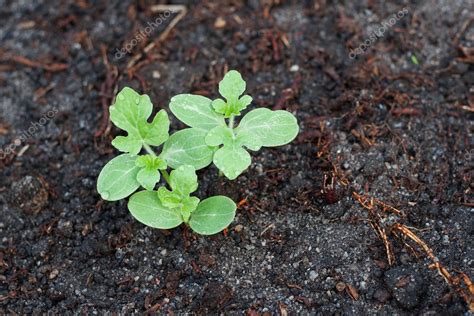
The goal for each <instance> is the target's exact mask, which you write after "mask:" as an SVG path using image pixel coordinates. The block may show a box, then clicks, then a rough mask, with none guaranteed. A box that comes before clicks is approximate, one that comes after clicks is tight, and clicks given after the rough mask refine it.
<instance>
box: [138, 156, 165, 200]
mask: <svg viewBox="0 0 474 316" xmlns="http://www.w3.org/2000/svg"><path fill="white" fill-rule="evenodd" d="M135 165H136V166H137V167H140V168H142V169H141V170H140V171H139V172H138V175H137V180H138V182H139V183H140V184H141V186H142V187H144V188H145V189H147V190H148V191H152V190H153V189H154V188H155V185H156V183H157V182H158V181H160V172H159V171H158V170H163V169H166V167H167V165H166V162H165V161H164V160H163V159H161V158H159V157H156V156H153V155H143V156H139V157H138V158H137V161H136V162H135Z"/></svg>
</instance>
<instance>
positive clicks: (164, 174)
mask: <svg viewBox="0 0 474 316" xmlns="http://www.w3.org/2000/svg"><path fill="white" fill-rule="evenodd" d="M143 148H145V150H146V152H147V153H148V154H150V155H152V156H153V157H156V154H155V152H154V151H153V149H151V147H150V146H149V145H148V144H143ZM160 172H161V175H162V176H163V179H165V181H166V183H167V184H168V185H169V186H170V187H171V184H170V174H169V173H168V171H166V170H160Z"/></svg>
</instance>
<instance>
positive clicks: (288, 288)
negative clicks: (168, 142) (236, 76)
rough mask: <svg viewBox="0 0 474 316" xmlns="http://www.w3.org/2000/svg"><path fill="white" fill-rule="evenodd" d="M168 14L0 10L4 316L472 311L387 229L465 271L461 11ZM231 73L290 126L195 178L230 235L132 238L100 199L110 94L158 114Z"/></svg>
mask: <svg viewBox="0 0 474 316" xmlns="http://www.w3.org/2000/svg"><path fill="white" fill-rule="evenodd" d="M176 3H178V2H176ZM181 3H184V4H185V5H186V7H187V12H186V14H185V15H184V17H183V18H182V19H181V20H179V21H178V23H177V24H176V25H174V26H173V25H171V27H169V25H170V23H172V21H174V19H178V18H179V14H178V13H177V12H173V13H172V14H169V13H166V12H161V13H160V12H157V11H156V10H154V9H153V8H154V5H153V3H152V1H146V0H143V1H133V2H132V3H129V1H87V0H76V1H60V2H58V3H57V4H56V3H55V4H54V5H53V4H52V3H51V2H50V1H45V0H42V1H10V0H0V20H1V23H0V24H1V25H0V43H1V48H0V96H1V102H0V144H1V145H2V149H3V151H2V152H1V154H2V156H1V157H0V158H2V160H1V161H0V170H1V175H2V176H1V178H0V196H1V199H0V209H1V217H0V240H1V244H0V314H10V313H11V314H14V313H20V314H29V313H36V314H39V313H45V312H48V311H51V312H54V313H60V314H63V313H66V312H75V313H76V312H78V313H84V314H89V313H100V314H102V313H105V312H109V313H111V312H114V313H134V312H140V313H141V312H148V313H151V314H153V313H157V314H171V315H173V314H186V313H194V314H199V315H203V314H219V313H222V314H245V313H246V314H249V315H260V314H281V315H287V314H288V313H290V314H361V315H367V314H376V313H377V314H390V315H392V314H398V315H404V314H425V315H426V314H443V315H446V314H452V315H460V314H463V313H466V314H467V313H469V312H468V311H469V307H468V305H467V304H466V300H468V299H469V296H467V295H465V296H464V298H463V297H462V293H464V294H466V293H468V292H467V288H466V287H465V285H463V284H464V283H460V285H456V284H451V285H450V284H448V282H446V280H445V279H444V278H443V277H442V276H441V275H440V274H439V273H438V272H437V271H436V269H430V268H429V266H430V264H432V263H433V261H432V259H430V258H429V256H428V255H426V251H424V250H423V249H422V247H420V243H418V244H417V243H414V242H413V240H410V237H409V236H408V235H407V234H404V233H402V230H397V229H396V227H404V228H407V229H409V230H410V231H411V232H413V233H414V234H416V236H418V237H419V238H420V239H421V240H422V241H423V242H424V243H425V244H426V245H427V246H428V247H429V248H430V249H431V251H432V253H433V256H436V258H437V259H439V262H440V263H441V264H442V265H443V266H444V267H445V268H446V269H447V270H448V271H449V272H450V273H451V274H452V276H453V278H454V279H455V278H456V277H458V276H461V274H460V273H461V271H462V272H464V273H466V275H467V276H470V277H472V276H474V251H473V246H474V244H473V243H474V238H473V234H474V221H473V211H474V208H473V194H472V190H473V188H474V185H473V181H472V175H473V172H474V147H473V145H474V144H473V143H474V140H473V137H472V133H473V129H474V124H473V108H474V88H473V86H474V71H473V70H474V69H473V60H474V59H473V47H474V23H472V22H473V15H472V12H473V11H474V10H473V9H474V8H473V3H472V1H469V0H454V1H453V0H437V1H409V2H408V1H390V2H386V1H337V3H333V2H332V1H325V0H317V1H310V0H308V1H278V0H275V1H257V0H249V1H245V2H241V1H219V2H217V1H216V2H214V1H202V2H194V1H193V2H191V1H189V2H186V1H181ZM403 8H406V10H407V11H408V12H403V11H402V10H403ZM155 9H156V7H155ZM399 12H402V14H400V15H401V17H399V20H398V21H396V23H395V24H394V25H392V26H386V31H385V32H384V33H383V36H381V37H379V38H376V40H374V41H372V40H370V38H371V33H372V32H374V31H376V30H377V29H378V28H380V25H381V24H382V23H383V22H384V21H387V20H389V19H390V18H392V16H393V15H394V14H395V15H396V14H397V13H399ZM160 16H161V20H159V21H160V23H157V21H158V20H157V18H160ZM149 22H154V23H155V24H154V26H153V30H152V32H150V33H149V34H147V35H146V36H143V37H142V38H141V39H140V40H138V38H139V37H138V36H139V35H137V34H139V33H137V32H139V31H141V34H143V31H144V30H145V28H146V27H147V26H149V24H147V23H149ZM385 25H387V24H385ZM148 30H150V29H148ZM167 30H170V31H169V33H168V31H167ZM163 34H164V36H162V35H163ZM368 39H369V40H368ZM372 39H373V36H372ZM366 40H368V41H367V43H368V44H367V46H366V47H365V48H366V50H365V51H359V54H357V56H355V58H353V57H354V55H351V54H350V53H351V49H355V48H357V47H359V46H360V45H361V44H362V43H364V42H365V41H366ZM150 43H154V44H153V47H151V48H150V47H148V48H146V47H147V45H149V44H150ZM132 44H134V45H132ZM132 46H133V47H132ZM122 47H128V48H131V50H130V53H123V56H120V54H118V53H117V52H118V51H117V49H118V50H120V49H121V48H122ZM352 52H354V51H352ZM118 57H119V58H118ZM229 69H237V70H239V71H240V72H241V73H242V74H243V76H244V78H245V79H246V80H247V87H248V93H249V94H250V95H252V96H253V98H254V103H253V105H252V106H253V107H257V106H259V107H268V108H272V109H286V110H288V111H291V112H293V113H294V114H295V115H296V116H297V118H298V121H299V124H300V127H301V132H300V134H299V136H298V138H297V139H296V140H295V141H294V142H293V143H291V144H289V145H286V146H283V147H278V148H265V149H263V150H261V151H260V152H258V153H255V154H253V164H252V166H251V168H250V169H249V170H248V172H246V173H244V174H243V175H242V176H240V177H239V178H238V180H236V181H234V182H227V181H224V180H222V179H219V178H218V176H217V170H216V169H215V168H214V167H209V168H206V169H204V170H202V171H200V172H199V177H200V189H199V192H198V196H200V197H202V198H203V197H206V196H209V195H213V194H216V193H221V194H227V195H229V196H231V197H232V198H233V199H234V200H235V201H236V202H241V203H239V204H240V207H239V209H238V214H237V217H236V218H235V221H234V222H233V223H232V224H231V226H230V227H229V229H228V231H227V233H226V234H224V233H222V234H218V235H215V236H212V237H203V236H198V235H195V234H193V233H192V232H191V231H190V230H188V229H186V227H179V228H177V229H174V230H170V231H160V230H153V229H148V228H146V227H145V226H143V225H142V224H140V223H139V222H137V221H135V220H134V219H133V218H132V217H131V216H130V214H129V212H128V210H127V207H126V201H120V202H115V203H108V202H104V201H101V199H100V197H99V195H98V194H97V192H96V189H95V183H96V179H97V176H98V174H99V172H100V170H101V168H102V167H103V166H104V165H105V164H106V162H107V161H109V160H110V159H112V158H113V157H114V156H115V155H116V154H117V152H116V151H115V150H114V148H113V147H112V146H111V144H110V141H111V139H113V137H114V136H116V135H118V134H120V133H121V132H120V131H119V130H117V129H115V128H113V127H111V126H110V123H109V122H108V117H107V108H108V106H109V105H110V104H111V102H112V99H113V96H114V94H115V93H116V92H117V91H118V90H119V89H121V88H122V87H124V86H131V87H133V88H134V89H136V90H138V91H140V92H142V93H147V94H149V95H150V96H151V99H152V100H153V102H154V107H155V110H156V111H158V110H160V109H166V110H168V102H169V100H170V98H171V97H172V96H173V95H175V94H178V93H185V92H186V93H196V94H202V95H207V96H210V97H216V96H217V83H218V82H219V80H220V79H221V78H222V76H223V74H224V73H225V72H226V71H227V70H229ZM182 127H183V126H182V125H181V124H180V123H178V121H176V120H172V129H173V130H174V131H176V130H178V129H179V128H182ZM216 183H217V184H218V185H216ZM353 192H355V193H357V194H360V195H361V197H359V198H357V195H355V194H353ZM366 197H372V198H376V199H378V200H372V202H373V203H372V204H370V203H369V202H367V201H370V200H369V199H368V198H367V199H365V198H366ZM364 201H365V202H367V203H365V204H364V203H361V202H364ZM376 201H382V202H383V203H385V204H384V205H386V206H384V207H382V206H380V205H382V204H380V203H379V204H378V205H379V206H377V205H375V204H376V203H377V202H376ZM374 203H375V204H374ZM364 205H365V207H364ZM388 206H391V207H393V208H395V209H396V210H399V211H400V212H402V214H396V212H395V211H393V209H391V208H390V207H388ZM396 225H405V226H396ZM377 228H382V229H384V232H385V233H382V234H378V233H377V232H376V229H377ZM405 232H406V230H405ZM384 236H385V237H386V241H385V242H384V239H383V238H382V237H384ZM387 245H388V246H387ZM390 245H391V247H392V248H390ZM386 246H387V247H388V248H389V249H392V251H390V250H389V251H387V250H386ZM390 254H392V255H393V258H392V259H393V262H389V260H390V259H389V258H390ZM463 291H464V292H463Z"/></svg>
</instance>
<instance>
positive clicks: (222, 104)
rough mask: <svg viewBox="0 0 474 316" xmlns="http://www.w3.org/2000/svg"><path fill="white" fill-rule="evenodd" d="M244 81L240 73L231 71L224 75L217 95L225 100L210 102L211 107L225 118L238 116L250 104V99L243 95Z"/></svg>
mask: <svg viewBox="0 0 474 316" xmlns="http://www.w3.org/2000/svg"><path fill="white" fill-rule="evenodd" d="M245 86H246V84H245V81H244V80H243V79H242V76H241V75H240V73H239V72H238V71H236V70H231V71H229V72H228V73H226V74H225V76H224V78H223V79H222V80H221V82H219V93H220V94H221V95H222V96H223V97H224V98H225V99H226V101H224V100H222V99H216V100H214V101H212V107H213V108H214V110H215V111H216V112H217V113H221V114H224V116H225V117H231V116H233V115H240V111H242V110H244V109H245V108H246V107H247V106H248V105H249V104H250V103H251V102H252V97H251V96H249V95H244V96H243V97H241V98H240V96H241V95H242V93H244V91H245Z"/></svg>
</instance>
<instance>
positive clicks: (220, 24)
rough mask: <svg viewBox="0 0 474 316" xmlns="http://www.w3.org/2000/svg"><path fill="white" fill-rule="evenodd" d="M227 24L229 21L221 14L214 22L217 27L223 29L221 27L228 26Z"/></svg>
mask: <svg viewBox="0 0 474 316" xmlns="http://www.w3.org/2000/svg"><path fill="white" fill-rule="evenodd" d="M226 24H227V22H226V21H225V20H224V18H223V17H221V16H220V17H218V18H217V19H216V21H215V22H214V27H215V28H216V29H221V28H224V27H225V26H226Z"/></svg>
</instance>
